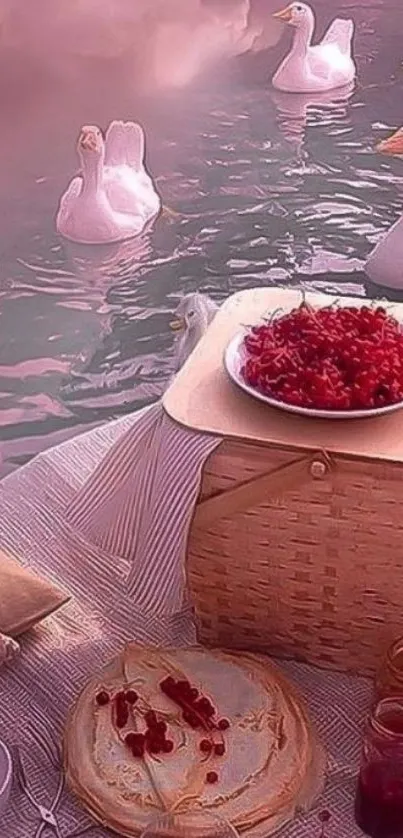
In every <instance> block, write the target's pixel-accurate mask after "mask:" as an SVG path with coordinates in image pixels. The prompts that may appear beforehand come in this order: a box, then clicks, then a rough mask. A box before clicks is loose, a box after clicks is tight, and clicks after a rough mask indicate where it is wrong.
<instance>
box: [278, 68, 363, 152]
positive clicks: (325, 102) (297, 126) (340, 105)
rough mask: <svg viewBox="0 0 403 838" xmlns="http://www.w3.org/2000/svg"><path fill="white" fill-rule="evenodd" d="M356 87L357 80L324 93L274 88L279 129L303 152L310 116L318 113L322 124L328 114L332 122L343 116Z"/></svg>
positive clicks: (318, 120) (295, 149)
mask: <svg viewBox="0 0 403 838" xmlns="http://www.w3.org/2000/svg"><path fill="white" fill-rule="evenodd" d="M354 87H355V85H354V82H352V83H350V84H348V85H346V86H345V87H341V88H339V89H338V90H328V91H326V92H323V93H282V92H281V91H279V90H274V89H273V90H272V91H271V92H270V97H271V99H272V101H273V102H274V104H275V106H276V109H277V122H278V125H279V128H280V131H281V133H282V135H283V137H284V139H285V140H286V141H287V142H288V143H290V144H291V145H292V146H293V148H294V151H295V152H296V154H297V155H298V156H299V155H300V154H301V153H302V148H303V144H304V139H305V131H306V127H307V124H308V120H309V119H310V116H311V115H312V114H313V113H315V114H317V118H316V120H315V121H317V122H320V123H322V124H323V122H324V117H325V115H326V117H327V119H328V121H331V122H336V121H339V120H342V119H344V118H345V116H346V114H347V107H348V103H349V100H350V98H351V96H352V94H353V92H354Z"/></svg>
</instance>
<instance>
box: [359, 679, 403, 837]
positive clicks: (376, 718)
mask: <svg viewBox="0 0 403 838" xmlns="http://www.w3.org/2000/svg"><path fill="white" fill-rule="evenodd" d="M355 819H356V822H357V824H358V826H359V827H360V828H361V829H362V830H363V832H365V833H366V835H370V836H371V838H401V836H402V835H403V695H401V696H395V697H393V698H384V699H382V700H381V701H379V702H378V704H377V705H376V706H375V708H374V709H373V711H372V714H371V716H370V718H369V720H368V723H367V727H366V731H365V735H364V745H363V750H362V757H361V768H360V774H359V778H358V784H357V792H356V800H355Z"/></svg>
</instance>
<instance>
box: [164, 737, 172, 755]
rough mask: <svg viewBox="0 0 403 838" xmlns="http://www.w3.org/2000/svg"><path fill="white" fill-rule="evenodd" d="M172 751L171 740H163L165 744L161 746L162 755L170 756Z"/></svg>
mask: <svg viewBox="0 0 403 838" xmlns="http://www.w3.org/2000/svg"><path fill="white" fill-rule="evenodd" d="M173 749H174V743H173V742H172V739H165V742H164V744H163V746H162V750H163V752H164V754H170V753H171V752H172V751H173Z"/></svg>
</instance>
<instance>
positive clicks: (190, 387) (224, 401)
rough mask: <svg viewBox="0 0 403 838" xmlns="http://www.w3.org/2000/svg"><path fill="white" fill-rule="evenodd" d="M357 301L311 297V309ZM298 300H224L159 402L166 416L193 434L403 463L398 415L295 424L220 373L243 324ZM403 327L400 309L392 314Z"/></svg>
mask: <svg viewBox="0 0 403 838" xmlns="http://www.w3.org/2000/svg"><path fill="white" fill-rule="evenodd" d="M336 299H337V300H339V301H340V302H341V303H342V304H344V305H348V304H352V305H356V304H357V298H356V297H355V298H351V297H342V298H340V297H334V296H330V295H328V294H309V302H310V303H312V304H313V305H315V306H316V305H317V306H323V305H329V304H330V303H331V302H332V301H334V300H336ZM300 302H301V292H300V291H298V290H290V289H283V288H252V289H250V290H246V291H240V292H238V293H236V294H233V295H232V296H231V297H229V298H228V299H227V300H226V301H225V302H224V303H223V305H222V306H221V308H220V309H219V311H218V313H217V314H216V316H215V318H214V320H213V322H212V323H211V325H210V327H209V328H208V330H207V332H206V334H205V335H204V337H203V338H202V340H201V341H200V343H199V344H198V345H197V347H196V349H195V350H194V352H193V353H192V355H191V356H190V358H189V359H188V361H187V362H186V364H185V365H184V367H183V368H182V369H181V370H180V371H179V373H178V375H177V376H176V377H175V379H174V380H173V382H172V384H171V386H170V387H169V388H168V390H167V391H166V393H165V395H164V397H163V405H164V408H165V410H166V412H167V413H168V415H169V416H170V417H171V418H172V419H174V420H175V421H176V422H178V423H180V424H181V425H185V426H186V427H188V428H191V429H193V430H196V431H203V432H205V433H210V434H215V435H217V436H222V437H225V438H233V439H234V438H235V439H240V440H244V441H247V442H258V443H265V444H267V445H271V446H280V447H283V448H291V449H294V450H298V451H301V450H305V451H315V450H316V451H317V450H318V449H323V450H326V451H329V452H334V453H338V454H341V455H343V454H344V455H346V456H349V457H359V458H360V459H361V458H365V459H372V460H390V461H394V462H402V461H403V409H402V410H397V411H395V412H394V413H390V414H385V415H383V416H377V417H371V418H368V419H354V420H346V421H342V420H334V421H331V420H329V419H312V418H305V417H302V416H295V415H293V414H291V413H290V414H288V413H286V412H284V411H281V410H278V409H275V408H271V407H269V406H268V405H265V404H263V403H261V402H259V401H258V400H255V399H253V398H251V397H250V396H248V395H247V394H245V393H243V392H242V391H241V390H240V389H238V388H237V387H236V386H235V385H234V384H233V383H232V382H231V381H230V379H229V376H228V375H227V372H226V370H225V368H224V362H223V357H224V352H225V348H226V346H227V345H228V343H229V341H230V340H231V338H232V337H233V336H234V335H235V334H236V332H237V331H238V330H239V329H240V328H242V326H243V325H245V324H253V323H257V322H259V320H260V319H261V318H262V317H263V316H265V315H266V314H267V312H268V311H270V310H271V311H273V310H275V309H278V308H282V307H283V308H289V307H293V306H298V305H299V304H300ZM390 313H391V314H394V315H395V316H396V317H397V318H398V319H400V320H403V304H393V305H391V306H390Z"/></svg>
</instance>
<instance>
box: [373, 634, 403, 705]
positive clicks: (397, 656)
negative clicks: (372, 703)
mask: <svg viewBox="0 0 403 838" xmlns="http://www.w3.org/2000/svg"><path fill="white" fill-rule="evenodd" d="M393 695H403V637H399V639H398V640H395V642H394V643H392V645H391V646H390V647H389V649H388V651H387V653H386V657H385V660H384V661H383V664H382V666H381V668H380V670H379V672H378V674H377V676H376V679H375V697H376V700H377V701H380V700H381V699H382V698H389V697H390V696H393Z"/></svg>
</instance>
